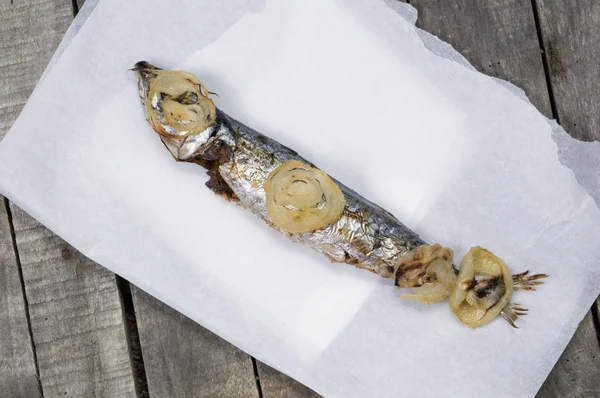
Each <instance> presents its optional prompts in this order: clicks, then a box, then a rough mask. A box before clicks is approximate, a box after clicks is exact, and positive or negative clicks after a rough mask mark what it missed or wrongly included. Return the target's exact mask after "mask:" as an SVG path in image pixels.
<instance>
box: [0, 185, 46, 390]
mask: <svg viewBox="0 0 600 398" xmlns="http://www.w3.org/2000/svg"><path fill="white" fill-rule="evenodd" d="M36 373H37V372H36V366H35V360H34V351H33V346H32V341H31V336H30V333H29V324H28V319H27V307H26V303H25V298H24V296H23V291H22V286H21V278H20V276H19V268H18V264H17V259H16V257H15V251H14V248H13V242H12V236H11V231H10V225H9V222H8V214H7V208H6V202H5V201H4V198H2V196H0V391H2V394H3V395H4V396H8V397H39V396H41V393H40V391H39V383H38V379H37V374H36Z"/></svg>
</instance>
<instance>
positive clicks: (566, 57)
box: [536, 0, 600, 141]
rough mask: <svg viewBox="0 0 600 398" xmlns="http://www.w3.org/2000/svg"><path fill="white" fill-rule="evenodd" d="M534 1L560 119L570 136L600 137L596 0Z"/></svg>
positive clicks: (598, 7) (599, 25) (599, 47)
mask: <svg viewBox="0 0 600 398" xmlns="http://www.w3.org/2000/svg"><path fill="white" fill-rule="evenodd" d="M536 3H537V8H538V14H539V21H540V28H541V33H542V39H543V43H544V47H545V49H546V57H547V60H548V67H549V68H548V69H549V72H550V82H551V85H552V91H553V93H554V98H555V103H556V109H557V111H558V117H559V119H560V122H561V124H562V125H563V126H565V128H566V129H567V130H568V131H569V134H571V135H572V136H573V137H575V138H579V139H582V140H586V141H591V140H600V61H599V59H600V44H599V43H600V2H599V1H598V0H577V1H564V0H537V2H536Z"/></svg>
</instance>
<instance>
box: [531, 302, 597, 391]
mask: <svg viewBox="0 0 600 398" xmlns="http://www.w3.org/2000/svg"><path fill="white" fill-rule="evenodd" d="M599 376H600V347H599V346H598V340H597V338H596V331H595V329H594V323H593V320H592V314H591V313H588V314H587V315H586V317H585V319H584V320H583V322H581V324H580V325H579V329H578V330H577V333H575V336H574V337H573V339H572V340H571V342H570V343H569V345H568V346H567V348H566V349H565V351H564V353H563V355H562V356H561V358H560V360H559V361H558V363H557V364H556V366H555V367H554V369H553V370H552V373H550V375H549V376H548V378H547V379H546V382H545V383H544V385H543V386H542V388H541V389H540V391H539V393H538V394H537V397H538V398H550V397H557V398H559V397H565V396H571V397H598V396H600V380H599Z"/></svg>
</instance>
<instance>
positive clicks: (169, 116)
mask: <svg viewBox="0 0 600 398" xmlns="http://www.w3.org/2000/svg"><path fill="white" fill-rule="evenodd" d="M208 94H209V91H208V90H206V88H205V87H204V86H203V85H202V83H201V82H200V80H198V78H197V77H196V76H194V75H192V74H190V73H187V72H179V71H166V70H165V71H163V70H161V71H159V72H158V74H157V76H156V77H155V78H154V79H153V80H152V82H151V83H150V86H149V90H148V98H147V100H146V112H147V114H148V120H149V122H150V124H151V125H152V127H153V128H154V130H155V131H156V132H157V133H158V134H160V135H162V136H165V137H168V138H179V139H182V138H186V137H189V136H192V135H196V134H199V133H201V132H202V131H204V130H206V129H207V128H208V127H209V126H211V125H212V124H213V123H214V122H215V119H216V108H215V105H214V103H213V102H212V100H211V99H210V98H208Z"/></svg>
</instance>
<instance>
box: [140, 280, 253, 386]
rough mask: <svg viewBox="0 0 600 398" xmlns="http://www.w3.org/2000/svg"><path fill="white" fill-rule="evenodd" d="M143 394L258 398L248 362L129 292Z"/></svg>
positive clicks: (164, 307)
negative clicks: (141, 361) (144, 384)
mask: <svg viewBox="0 0 600 398" xmlns="http://www.w3.org/2000/svg"><path fill="white" fill-rule="evenodd" d="M131 290H132V293H133V303H134V306H135V308H136V315H137V325H138V330H139V335H140V342H141V345H142V353H143V357H144V365H145V369H146V376H147V378H148V392H149V393H150V396H154V397H182V398H184V397H190V398H192V397H227V398H230V397H231V398H235V397H240V398H241V397H258V389H257V385H256V381H255V378H254V371H253V366H252V359H251V357H250V356H249V355H248V354H246V353H244V352H243V351H240V350H239V349H237V348H235V347H234V346H233V345H231V344H229V343H228V342H226V341H225V340H223V339H221V338H220V337H218V336H217V335H215V334H213V333H211V332H209V331H208V330H206V329H204V328H203V327H201V326H200V325H198V324H196V323H194V322H193V321H192V320H190V319H189V318H187V317H185V316H183V315H182V314H180V313H178V312H177V311H175V310H173V309H171V308H170V307H168V306H167V305H166V304H164V303H162V302H160V301H158V300H157V299H155V298H154V297H152V296H150V295H149V294H147V293H145V292H144V291H142V290H141V289H138V288H136V287H133V286H132V289H131Z"/></svg>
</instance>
